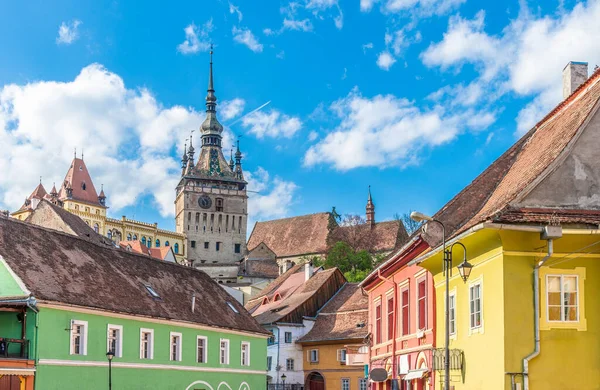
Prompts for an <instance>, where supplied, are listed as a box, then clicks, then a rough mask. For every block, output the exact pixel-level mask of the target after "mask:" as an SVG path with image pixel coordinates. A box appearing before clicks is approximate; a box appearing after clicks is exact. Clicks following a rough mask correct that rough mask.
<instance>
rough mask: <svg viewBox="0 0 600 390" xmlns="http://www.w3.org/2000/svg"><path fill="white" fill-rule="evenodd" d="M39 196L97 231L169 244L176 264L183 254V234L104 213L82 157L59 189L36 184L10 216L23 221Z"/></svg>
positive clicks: (117, 238)
mask: <svg viewBox="0 0 600 390" xmlns="http://www.w3.org/2000/svg"><path fill="white" fill-rule="evenodd" d="M41 199H47V200H49V201H51V202H53V203H55V204H60V205H61V206H62V207H63V208H64V209H65V210H68V211H69V212H71V213H73V214H75V215H77V216H78V217H80V218H81V219H83V220H84V221H85V223H87V224H88V225H89V226H90V227H91V228H93V229H94V230H95V231H96V232H97V233H99V234H101V235H103V236H106V237H109V238H111V239H112V240H113V241H115V243H118V242H120V241H135V240H139V241H141V242H142V243H143V244H144V245H146V246H148V247H161V246H171V247H172V248H173V252H174V253H175V257H176V259H177V262H178V263H182V262H183V261H184V259H185V258H186V257H185V251H186V248H185V236H184V234H181V233H177V232H174V231H170V230H165V229H159V228H158V224H156V223H147V222H142V221H136V220H132V219H128V218H127V217H125V216H123V217H122V218H121V219H115V218H110V217H108V216H107V215H106V211H107V209H108V207H107V206H106V203H105V201H106V196H105V195H104V189H101V192H100V194H99V195H98V194H97V193H96V190H95V188H94V184H93V182H92V179H91V176H90V174H89V172H88V170H87V167H86V165H85V162H84V161H83V159H80V158H74V159H73V161H72V163H71V166H70V167H69V171H68V172H67V175H66V176H65V180H64V182H63V184H62V185H61V186H60V190H57V189H56V186H54V187H53V188H52V190H51V191H50V193H47V192H46V190H45V189H44V187H43V185H42V184H41V183H40V184H39V185H38V186H37V187H36V188H35V190H34V191H33V193H32V194H31V195H30V196H29V197H28V198H27V199H26V200H25V203H24V204H23V206H22V207H21V208H20V209H19V210H17V211H15V212H14V213H12V214H11V215H12V217H14V218H17V219H20V220H26V219H27V217H28V216H29V215H30V214H31V213H32V212H33V210H34V209H35V207H37V204H38V203H39V201H40V200H41Z"/></svg>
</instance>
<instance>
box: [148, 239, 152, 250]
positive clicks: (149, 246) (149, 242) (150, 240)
mask: <svg viewBox="0 0 600 390" xmlns="http://www.w3.org/2000/svg"><path fill="white" fill-rule="evenodd" d="M147 246H148V248H152V237H148V244H147Z"/></svg>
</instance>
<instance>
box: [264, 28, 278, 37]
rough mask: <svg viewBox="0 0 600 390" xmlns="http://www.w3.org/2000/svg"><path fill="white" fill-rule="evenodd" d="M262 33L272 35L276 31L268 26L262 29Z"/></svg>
mask: <svg viewBox="0 0 600 390" xmlns="http://www.w3.org/2000/svg"><path fill="white" fill-rule="evenodd" d="M263 34H265V35H266V36H269V35H274V34H276V32H275V31H273V30H272V29H270V28H265V29H264V30H263Z"/></svg>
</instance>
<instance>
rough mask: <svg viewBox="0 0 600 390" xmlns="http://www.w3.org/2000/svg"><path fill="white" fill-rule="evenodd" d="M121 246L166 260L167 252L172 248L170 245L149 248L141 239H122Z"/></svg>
mask: <svg viewBox="0 0 600 390" xmlns="http://www.w3.org/2000/svg"><path fill="white" fill-rule="evenodd" d="M119 246H120V247H121V248H123V249H125V250H130V251H131V252H135V253H140V254H143V255H146V256H150V257H154V258H155V259H159V260H164V259H165V257H166V256H167V253H168V252H169V251H170V250H171V247H170V246H162V247H159V248H148V247H147V246H146V245H144V244H142V242H141V241H140V240H132V241H121V242H120V243H119Z"/></svg>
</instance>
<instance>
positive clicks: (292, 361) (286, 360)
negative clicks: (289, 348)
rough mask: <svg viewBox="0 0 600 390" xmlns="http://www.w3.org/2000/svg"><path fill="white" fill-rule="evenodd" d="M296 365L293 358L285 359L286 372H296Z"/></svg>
mask: <svg viewBox="0 0 600 390" xmlns="http://www.w3.org/2000/svg"><path fill="white" fill-rule="evenodd" d="M290 363H292V368H290ZM294 365H295V362H294V359H292V358H287V359H285V370H286V371H295V367H294Z"/></svg>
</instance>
